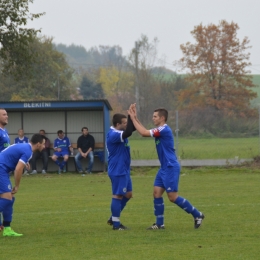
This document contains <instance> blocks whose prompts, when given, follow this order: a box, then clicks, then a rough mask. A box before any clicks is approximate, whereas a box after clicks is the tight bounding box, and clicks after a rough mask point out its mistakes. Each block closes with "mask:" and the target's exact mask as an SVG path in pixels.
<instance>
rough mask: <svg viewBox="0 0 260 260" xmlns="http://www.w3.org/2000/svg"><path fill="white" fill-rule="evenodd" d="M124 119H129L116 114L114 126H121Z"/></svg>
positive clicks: (113, 120) (113, 121)
mask: <svg viewBox="0 0 260 260" xmlns="http://www.w3.org/2000/svg"><path fill="white" fill-rule="evenodd" d="M123 118H127V117H126V116H125V115H124V114H114V116H113V119H112V123H113V126H116V124H121V123H122V119H123Z"/></svg>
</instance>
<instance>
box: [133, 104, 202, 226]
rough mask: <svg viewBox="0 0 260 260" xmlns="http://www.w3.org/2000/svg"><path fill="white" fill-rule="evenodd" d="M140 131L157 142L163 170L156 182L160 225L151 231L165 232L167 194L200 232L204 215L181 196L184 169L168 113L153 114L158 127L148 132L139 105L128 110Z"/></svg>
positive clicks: (157, 224)
mask: <svg viewBox="0 0 260 260" xmlns="http://www.w3.org/2000/svg"><path fill="white" fill-rule="evenodd" d="M128 113H129V115H130V116H131V119H132V121H133V124H134V126H135V128H136V130H137V131H138V132H139V133H140V134H141V135H142V136H143V137H153V138H155V145H156V150H157V154H158V157H159V161H160V164H161V167H160V169H159V171H158V173H157V175H156V177H155V181H154V190H153V195H154V214H155V216H156V222H155V223H154V224H153V225H152V226H150V227H148V229H164V228H165V227H164V202H163V197H162V195H163V193H164V191H166V192H167V196H168V199H169V200H170V201H171V202H173V203H175V204H176V205H177V206H179V207H180V208H182V209H183V210H185V211H186V212H187V213H189V214H191V215H192V216H193V218H194V228H199V227H200V225H201V223H202V220H203V219H204V215H203V213H201V212H200V211H198V210H197V209H196V208H195V207H193V206H192V205H191V204H190V202H189V201H188V200H186V199H185V198H183V197H180V196H179V195H178V184H179V175H180V165H179V162H178V160H177V157H176V154H175V149H174V141H173V134H172V130H171V128H170V127H169V126H168V125H167V124H166V122H167V118H168V111H167V110H166V109H164V108H158V109H156V110H154V113H153V123H154V125H155V126H156V127H155V128H153V129H151V130H147V129H146V128H145V127H144V126H143V125H142V124H141V123H140V121H139V120H138V118H137V114H136V107H135V104H132V105H131V106H130V109H129V110H128Z"/></svg>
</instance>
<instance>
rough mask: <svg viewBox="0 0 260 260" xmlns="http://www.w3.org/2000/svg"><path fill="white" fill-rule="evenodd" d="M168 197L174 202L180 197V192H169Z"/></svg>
mask: <svg viewBox="0 0 260 260" xmlns="http://www.w3.org/2000/svg"><path fill="white" fill-rule="evenodd" d="M168 198H169V200H170V201H171V202H173V203H174V202H175V201H176V199H177V198H178V193H177V192H169V193H168Z"/></svg>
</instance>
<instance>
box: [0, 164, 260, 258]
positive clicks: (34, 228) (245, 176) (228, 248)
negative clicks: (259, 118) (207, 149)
mask: <svg viewBox="0 0 260 260" xmlns="http://www.w3.org/2000/svg"><path fill="white" fill-rule="evenodd" d="M155 173H156V169H155V168H154V169H153V168H144V167H143V168H135V169H134V170H133V173H132V180H133V187H134V192H133V195H134V198H133V199H132V200H131V201H130V202H129V203H128V204H127V206H126V208H125V210H124V211H123V213H122V216H121V221H122V222H123V224H124V225H127V226H128V227H129V228H130V230H127V231H113V230H112V229H111V227H110V226H108V225H107V224H106V221H107V219H108V217H109V215H110V200H111V199H110V197H111V195H110V194H111V191H110V181H109V179H108V177H107V175H106V174H105V173H104V174H92V175H88V176H86V177H81V176H80V175H78V174H69V173H67V174H63V175H61V176H59V175H57V174H49V175H46V176H43V175H40V174H39V175H36V176H26V177H23V178H22V182H21V186H20V189H19V192H18V194H17V195H16V203H15V207H14V219H13V224H12V227H13V228H14V230H16V231H17V232H21V233H23V234H24V236H23V237H2V236H1V237H0V239H1V255H0V259H19V260H23V259H24V260H30V259H33V260H35V259H37V260H41V259H46V260H47V259H55V260H59V259H61V260H66V259H68V260H71V259H77V260H79V259H90V260H98V259H102V260H104V259H105V260H108V259H109V260H110V259H114V260H121V259H124V260H128V259H129V260H130V259H131V260H132V259H135V260H139V259H140V260H144V259H152V260H157V259H166V260H167V259H169V260H172V259H182V260H185V259H187V260H190V259H200V260H204V259H205V260H208V259H214V260H215V259H232V260H233V259H236V260H238V259H247V260H248V259H252V260H255V259H257V258H258V257H259V236H260V235H259V234H260V225H259V214H260V208H259V199H258V198H259V197H260V189H259V182H260V175H259V170H258V169H253V168H249V167H247V168H197V169H193V170H192V169H187V168H182V173H181V177H180V186H179V193H180V194H181V195H182V196H183V197H185V198H187V199H188V200H190V202H191V203H192V204H193V205H194V206H196V207H197V208H198V209H199V210H201V211H203V213H204V214H205V216H206V218H205V220H204V222H203V225H202V227H201V228H200V229H198V230H194V228H193V219H192V217H191V216H190V215H188V214H187V213H186V212H184V211H182V210H181V209H179V208H178V207H176V206H175V205H174V204H172V203H170V202H169V201H168V200H166V197H165V225H166V229H165V230H152V231H150V230H146V228H147V227H148V226H149V225H151V224H152V223H153V222H154V220H155V218H154V216H153V203H152V201H153V199H152V187H153V179H154V176H155ZM12 179H13V178H12Z"/></svg>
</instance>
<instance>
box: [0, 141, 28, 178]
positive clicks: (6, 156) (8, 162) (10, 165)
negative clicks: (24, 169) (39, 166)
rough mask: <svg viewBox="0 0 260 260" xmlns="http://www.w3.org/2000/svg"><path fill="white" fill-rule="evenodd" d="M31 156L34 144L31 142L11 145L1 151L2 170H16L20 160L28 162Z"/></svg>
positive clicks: (24, 162) (0, 162) (0, 165)
mask: <svg viewBox="0 0 260 260" xmlns="http://www.w3.org/2000/svg"><path fill="white" fill-rule="evenodd" d="M31 158H32V146H31V144H30V143H29V144H27V143H22V144H13V145H10V146H8V147H7V148H6V149H4V150H3V151H2V152H1V153H0V171H1V172H3V171H4V172H7V173H8V172H11V171H14V169H15V167H16V165H17V163H18V162H19V161H20V162H22V163H23V164H26V163H28V162H29V160H30V159H31Z"/></svg>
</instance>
